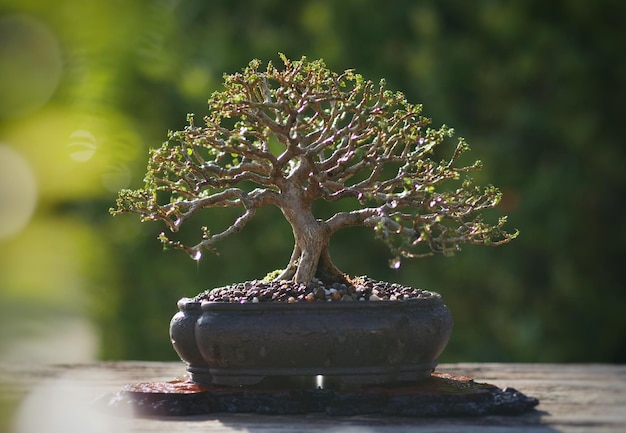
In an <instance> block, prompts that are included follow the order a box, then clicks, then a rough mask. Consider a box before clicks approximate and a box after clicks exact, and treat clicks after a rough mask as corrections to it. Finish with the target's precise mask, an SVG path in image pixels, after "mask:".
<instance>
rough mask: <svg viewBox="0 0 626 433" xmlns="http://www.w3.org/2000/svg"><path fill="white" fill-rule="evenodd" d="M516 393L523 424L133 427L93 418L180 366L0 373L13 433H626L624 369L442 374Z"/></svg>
mask: <svg viewBox="0 0 626 433" xmlns="http://www.w3.org/2000/svg"><path fill="white" fill-rule="evenodd" d="M437 370H438V371H440V372H444V373H449V374H453V375H464V376H470V377H473V378H474V379H475V380H476V381H477V382H486V383H491V384H494V385H496V386H499V387H501V388H504V387H513V388H516V389H518V390H519V391H521V392H523V393H524V394H526V395H528V396H533V397H536V398H538V399H539V400H540V404H539V406H538V407H537V409H536V410H535V411H532V412H529V413H526V414H523V415H517V416H495V415H492V416H486V417H476V418H401V417H385V416H373V415H372V416H353V417H330V416H326V415H323V414H308V415H290V416H271V415H256V414H225V413H219V414H212V415H203V416H195V417H178V418H163V419H136V418H133V417H131V416H128V417H124V416H112V415H110V414H107V413H102V412H101V411H99V410H96V407H95V405H93V404H92V402H93V401H94V400H95V399H97V398H98V397H100V396H102V395H104V394H106V393H115V392H117V391H119V390H120V389H121V388H122V387H123V386H124V385H125V384H128V383H135V382H147V381H168V380H172V379H173V378H175V377H177V376H180V375H182V374H183V373H184V368H183V366H182V364H181V363H151V362H116V363H96V364H85V365H57V366H25V365H4V366H0V393H1V400H0V401H3V402H7V401H11V399H19V400H20V401H21V403H20V404H19V405H18V406H17V409H16V410H15V411H14V412H13V413H12V415H11V416H12V417H13V418H14V419H13V421H12V425H13V426H14V428H13V431H14V432H15V433H30V432H33V433H34V432H37V433H41V432H57V431H58V432H61V431H63V432H68V433H74V432H83V431H84V432H90V433H99V432H103V433H104V432H114V433H131V432H172V433H175V432H196V431H197V432H200V431H202V432H251V433H254V432H258V433H262V432H268V433H269V432H276V433H288V432H303V433H306V432H317V431H325V432H328V433H356V432H364V433H383V432H385V433H387V432H396V433H405V432H414V431H429V432H456V431H459V432H469V433H472V432H486V433H495V432H507V433H513V432H541V433H549V432H612V433H613V432H614V433H617V432H620V433H621V432H626V366H624V365H620V366H615V365H564V364H552V365H550V364H443V365H441V366H439V367H438V369H437Z"/></svg>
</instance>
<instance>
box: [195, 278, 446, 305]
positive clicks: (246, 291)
mask: <svg viewBox="0 0 626 433" xmlns="http://www.w3.org/2000/svg"><path fill="white" fill-rule="evenodd" d="M349 282H350V283H348V284H345V283H333V284H330V285H327V284H325V283H324V282H322V281H320V280H318V279H313V280H312V281H311V282H310V283H308V284H302V283H296V282H293V281H283V280H278V281H265V280H252V281H245V282H243V283H236V284H231V285H228V286H224V287H219V288H216V289H211V290H207V291H205V292H203V293H200V294H199V295H198V296H196V297H195V298H193V301H195V302H204V301H210V302H231V303H246V302H333V301H396V300H410V299H423V298H431V297H435V296H438V295H436V294H435V293H433V292H429V291H427V290H421V289H416V288H413V287H409V286H403V285H401V284H396V283H388V282H385V281H376V280H373V279H371V278H369V277H367V276H360V277H354V278H350V279H349Z"/></svg>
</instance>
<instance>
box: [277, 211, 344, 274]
mask: <svg viewBox="0 0 626 433" xmlns="http://www.w3.org/2000/svg"><path fill="white" fill-rule="evenodd" d="M295 204H296V206H284V207H281V211H282V212H283V214H284V215H285V218H286V219H287V221H288V222H289V224H291V229H292V231H293V236H294V240H295V246H294V249H293V253H292V254H291V258H290V260H289V265H288V266H287V268H286V269H285V270H284V271H283V272H282V273H281V274H280V275H279V276H278V277H277V279H279V280H293V281H295V282H298V283H304V284H307V283H309V282H310V281H311V280H312V279H313V278H318V279H320V280H322V281H323V282H324V283H326V284H332V283H334V282H342V283H343V282H346V278H345V276H344V275H343V273H342V272H341V271H339V270H338V269H337V268H336V267H335V265H334V264H333V263H332V261H331V259H330V254H329V252H328V246H329V243H330V235H331V233H330V231H329V230H328V228H327V227H326V226H325V224H324V222H323V221H320V220H317V219H316V218H315V216H314V215H313V213H312V212H311V208H310V206H307V205H306V204H304V203H302V202H300V201H297V202H296V203H295Z"/></svg>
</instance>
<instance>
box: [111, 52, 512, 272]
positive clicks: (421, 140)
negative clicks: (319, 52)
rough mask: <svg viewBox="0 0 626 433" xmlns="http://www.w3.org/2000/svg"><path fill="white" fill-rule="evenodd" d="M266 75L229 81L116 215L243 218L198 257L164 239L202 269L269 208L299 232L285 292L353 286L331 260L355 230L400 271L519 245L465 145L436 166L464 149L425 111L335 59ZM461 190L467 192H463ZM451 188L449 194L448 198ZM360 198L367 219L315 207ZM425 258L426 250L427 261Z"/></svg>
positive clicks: (252, 72) (175, 136) (166, 146)
mask: <svg viewBox="0 0 626 433" xmlns="http://www.w3.org/2000/svg"><path fill="white" fill-rule="evenodd" d="M281 58H282V60H283V63H284V68H283V69H278V68H276V67H275V66H274V65H273V64H272V63H271V62H270V63H268V65H267V68H266V70H264V71H261V70H260V67H261V62H260V61H258V60H253V61H251V62H250V64H249V65H248V67H246V68H245V69H244V70H243V72H241V73H236V74H233V75H227V76H225V80H224V86H225V90H223V91H218V92H215V93H213V95H212V96H211V98H210V99H209V114H208V115H207V116H206V117H205V118H204V125H203V126H196V124H195V121H194V116H193V115H190V116H189V118H188V120H189V125H188V126H187V127H186V128H184V130H182V131H177V132H170V134H169V139H168V140H167V141H166V142H165V143H163V145H162V146H161V147H160V148H158V149H154V150H152V152H151V156H150V163H149V167H148V172H147V175H146V178H145V186H144V187H143V188H141V189H138V190H136V191H133V190H124V191H122V192H121V193H120V197H119V199H118V209H117V210H116V211H114V213H119V212H134V213H138V214H140V215H141V216H142V219H143V220H159V221H162V222H163V223H165V224H166V226H167V227H168V229H169V230H170V231H171V232H176V231H178V229H179V228H180V227H181V225H182V224H183V223H184V222H185V221H186V220H188V219H189V218H191V217H193V216H194V215H196V214H198V213H200V212H201V211H203V210H204V209H208V208H216V207H238V208H243V210H242V214H241V215H240V216H239V217H238V218H237V219H236V220H235V221H234V222H233V223H232V224H231V225H230V226H229V227H228V228H226V229H225V230H223V231H219V232H217V233H213V232H212V231H211V230H210V228H208V226H204V227H203V228H202V240H201V241H200V242H199V243H197V244H195V245H192V246H187V245H185V244H183V243H182V242H181V241H178V240H170V239H169V238H168V236H166V235H165V233H163V234H161V236H160V238H161V240H162V241H163V242H164V243H165V244H166V245H168V246H172V247H174V248H178V249H182V250H184V251H186V252H187V253H188V254H189V255H191V257H193V258H195V259H199V258H200V257H201V251H202V250H203V249H208V250H214V244H215V243H216V242H218V241H221V240H222V239H224V238H225V237H227V236H229V235H231V234H233V233H236V232H238V231H240V230H241V229H242V228H243V227H244V226H245V225H246V224H247V223H248V222H249V221H250V220H251V218H252V217H253V216H254V215H255V213H256V211H257V209H258V208H260V207H261V206H265V205H268V204H271V205H275V206H277V207H278V208H280V210H281V211H282V213H283V215H284V216H285V218H286V219H287V221H288V222H289V223H290V225H291V227H292V230H293V234H294V238H295V247H294V251H293V254H292V256H291V260H290V263H289V265H288V266H287V268H286V269H285V271H284V272H283V273H282V274H281V275H280V276H279V277H278V278H280V279H292V278H293V279H295V280H296V281H298V282H308V281H309V280H311V279H312V278H313V277H318V278H322V279H324V280H329V281H338V280H342V278H343V277H342V273H341V272H340V271H339V270H338V269H336V268H335V266H334V265H333V264H332V261H331V259H330V256H329V253H328V245H329V241H330V237H331V235H332V234H333V233H335V232H336V231H338V230H339V229H342V228H344V227H350V226H367V227H370V228H372V229H374V230H375V232H376V233H377V235H378V236H379V237H380V238H381V239H383V240H384V241H385V242H386V243H387V244H388V245H389V246H390V248H391V250H392V252H393V255H394V258H393V260H392V261H391V263H392V266H393V267H397V266H399V264H400V260H401V258H405V257H406V258H412V257H419V256H422V255H424V254H431V253H433V252H441V253H445V254H451V253H453V252H454V251H456V250H458V249H459V247H460V245H461V244H466V243H468V244H491V245H499V244H501V243H505V242H508V241H509V240H511V239H512V238H514V237H515V236H516V235H517V233H513V234H510V233H507V232H506V231H504V229H503V225H504V223H505V221H506V218H505V217H502V218H500V219H499V221H498V222H497V223H496V224H493V225H492V224H488V223H485V222H484V221H483V219H482V215H481V212H482V211H484V210H486V209H489V208H492V207H494V206H496V205H497V204H498V202H499V200H500V197H501V194H500V192H499V190H498V189H497V188H495V187H493V186H487V187H485V188H481V187H479V186H476V185H474V184H473V181H472V179H471V177H469V173H470V172H471V171H473V170H476V169H478V168H480V166H481V164H480V161H476V162H474V163H472V164H469V165H463V164H459V163H458V161H459V157H460V156H461V155H462V154H463V153H464V152H466V151H467V150H468V149H469V146H468V145H467V143H466V142H465V140H464V139H463V138H458V139H457V141H456V145H455V146H454V148H453V150H452V152H451V155H450V156H449V157H448V158H447V159H443V160H441V161H439V162H436V161H434V159H433V158H432V156H433V155H434V154H435V151H436V150H438V147H439V146H440V145H441V144H442V143H444V142H445V141H446V140H447V139H449V138H452V137H453V136H454V131H453V130H452V129H451V128H448V127H447V126H445V125H444V126H441V127H440V128H433V127H431V126H430V125H431V119H429V118H427V117H424V116H423V115H422V106H421V105H414V104H411V103H409V102H407V100H406V98H405V96H404V95H403V94H402V93H400V92H393V91H390V90H387V89H386V84H385V81H384V80H381V81H380V83H379V84H378V85H375V84H374V83H373V82H372V81H369V80H366V79H364V78H363V77H362V76H361V75H359V74H357V73H355V72H354V71H353V70H347V71H345V72H343V73H341V74H337V73H334V72H332V71H330V70H329V69H328V68H327V67H326V65H325V64H324V62H323V61H322V60H315V61H308V60H307V59H306V57H303V58H302V59H300V60H297V61H291V60H289V59H287V58H286V57H285V56H281ZM451 182H454V183H455V184H454V185H452V186H451V185H450V183H451ZM442 185H443V186H442ZM348 198H351V199H355V200H356V202H358V205H357V206H355V207H356V208H355V209H352V210H347V211H339V212H336V213H334V214H333V215H332V216H331V217H329V218H328V219H325V220H322V219H318V218H316V216H315V215H314V214H313V212H312V206H313V203H315V202H316V201H318V200H324V201H327V202H335V201H338V200H342V199H348ZM424 247H425V248H424Z"/></svg>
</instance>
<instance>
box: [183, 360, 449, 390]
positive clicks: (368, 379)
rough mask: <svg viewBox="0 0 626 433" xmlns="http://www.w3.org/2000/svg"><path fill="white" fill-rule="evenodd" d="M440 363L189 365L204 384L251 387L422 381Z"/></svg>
mask: <svg viewBox="0 0 626 433" xmlns="http://www.w3.org/2000/svg"><path fill="white" fill-rule="evenodd" d="M436 365H437V363H436V362H427V363H422V364H412V365H406V366H393V367H387V368H383V367H376V368H372V367H361V368H352V367H351V368H321V369H320V368H316V369H313V368H282V369H278V368H267V369H233V368H206V367H188V368H187V371H188V372H189V374H190V377H191V380H192V381H193V382H195V383H197V384H200V385H209V384H213V385H228V386H238V385H244V386H251V385H258V384H259V383H261V382H285V381H289V380H290V379H293V378H297V379H296V381H297V382H301V383H315V382H316V381H317V380H319V377H320V376H322V377H324V380H326V381H329V382H332V383H336V384H339V385H381V384H389V383H400V382H419V381H422V380H425V379H428V378H429V377H430V375H431V373H432V372H433V371H434V370H435V367H436Z"/></svg>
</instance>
